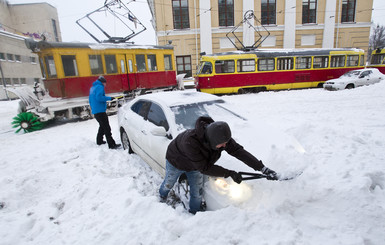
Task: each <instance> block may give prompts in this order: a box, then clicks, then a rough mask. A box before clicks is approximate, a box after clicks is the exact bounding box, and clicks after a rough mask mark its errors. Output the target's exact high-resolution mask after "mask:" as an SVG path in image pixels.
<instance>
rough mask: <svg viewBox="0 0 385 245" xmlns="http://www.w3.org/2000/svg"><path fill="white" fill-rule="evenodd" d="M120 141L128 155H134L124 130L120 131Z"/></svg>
mask: <svg viewBox="0 0 385 245" xmlns="http://www.w3.org/2000/svg"><path fill="white" fill-rule="evenodd" d="M120 140H121V142H122V145H123V149H125V150H128V154H132V153H134V151H133V150H132V148H131V144H130V140H129V139H128V136H127V133H126V131H124V129H121V130H120Z"/></svg>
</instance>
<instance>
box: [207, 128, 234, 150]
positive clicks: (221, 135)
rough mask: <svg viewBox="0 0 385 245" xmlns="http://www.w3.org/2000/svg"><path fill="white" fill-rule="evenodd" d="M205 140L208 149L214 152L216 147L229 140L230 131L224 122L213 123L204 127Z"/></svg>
mask: <svg viewBox="0 0 385 245" xmlns="http://www.w3.org/2000/svg"><path fill="white" fill-rule="evenodd" d="M205 137H206V140H207V141H208V142H209V143H210V147H211V148H212V149H214V150H216V146H217V145H219V144H223V143H226V142H228V141H229V140H230V139H231V130H230V127H229V125H228V124H227V123H226V122H221V121H218V122H213V123H211V124H209V125H208V126H207V127H206V131H205Z"/></svg>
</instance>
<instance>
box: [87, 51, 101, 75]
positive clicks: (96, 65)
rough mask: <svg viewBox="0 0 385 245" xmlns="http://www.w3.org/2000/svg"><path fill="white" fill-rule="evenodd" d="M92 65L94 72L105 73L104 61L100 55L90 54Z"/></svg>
mask: <svg viewBox="0 0 385 245" xmlns="http://www.w3.org/2000/svg"><path fill="white" fill-rule="evenodd" d="M88 58H89V60H90V67H91V73H92V74H94V75H95V74H103V73H104V72H103V63H102V57H101V56H100V55H89V56H88Z"/></svg>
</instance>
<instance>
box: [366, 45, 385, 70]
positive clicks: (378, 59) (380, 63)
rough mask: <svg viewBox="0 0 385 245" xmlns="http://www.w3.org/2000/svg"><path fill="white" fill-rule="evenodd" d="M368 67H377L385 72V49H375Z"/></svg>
mask: <svg viewBox="0 0 385 245" xmlns="http://www.w3.org/2000/svg"><path fill="white" fill-rule="evenodd" d="M368 67H371V68H377V69H378V70H379V71H380V72H381V73H382V74H385V49H381V48H378V49H376V50H373V52H372V56H371V58H370V64H369V65H368Z"/></svg>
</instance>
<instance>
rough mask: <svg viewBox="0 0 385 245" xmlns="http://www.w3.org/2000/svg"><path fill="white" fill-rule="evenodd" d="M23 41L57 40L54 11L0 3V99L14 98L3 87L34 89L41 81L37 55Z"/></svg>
mask: <svg viewBox="0 0 385 245" xmlns="http://www.w3.org/2000/svg"><path fill="white" fill-rule="evenodd" d="M26 38H33V39H36V40H42V39H46V40H47V41H61V34H60V28H59V18H58V14H57V10H56V8H54V7H53V6H51V5H49V4H47V3H34V4H8V3H7V1H4V0H0V71H1V73H0V86H1V88H0V100H4V99H7V96H8V97H10V98H14V97H15V95H13V94H12V93H9V94H6V93H5V90H4V87H11V88H12V87H20V86H27V85H29V86H34V84H35V82H39V83H40V81H41V78H42V75H41V71H40V66H39V61H38V56H37V55H35V54H33V53H32V52H31V50H30V49H28V48H27V47H26V45H25V39H26Z"/></svg>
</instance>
